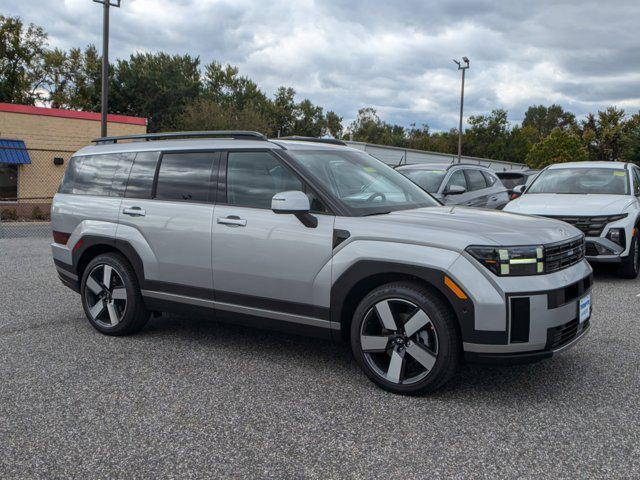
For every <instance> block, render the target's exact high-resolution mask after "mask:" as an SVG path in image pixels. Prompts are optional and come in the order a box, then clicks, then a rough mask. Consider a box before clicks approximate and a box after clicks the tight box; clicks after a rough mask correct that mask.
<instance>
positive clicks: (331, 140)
mask: <svg viewBox="0 0 640 480" xmlns="http://www.w3.org/2000/svg"><path fill="white" fill-rule="evenodd" d="M273 140H297V141H298V142H316V143H329V144H331V145H342V146H345V147H346V146H347V144H346V143H344V142H343V141H342V140H338V139H337V138H316V137H302V136H300V135H291V136H288V137H278V138H274V139H273Z"/></svg>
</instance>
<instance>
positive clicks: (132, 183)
mask: <svg viewBox="0 0 640 480" xmlns="http://www.w3.org/2000/svg"><path fill="white" fill-rule="evenodd" d="M158 157H160V152H138V153H137V154H136V158H135V160H134V162H133V166H132V167H131V173H130V174H129V182H128V183H127V190H126V192H125V194H124V196H125V197H126V198H142V199H148V198H151V194H152V192H153V179H154V178H155V176H156V168H157V166H158Z"/></svg>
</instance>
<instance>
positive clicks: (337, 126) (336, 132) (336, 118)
mask: <svg viewBox="0 0 640 480" xmlns="http://www.w3.org/2000/svg"><path fill="white" fill-rule="evenodd" d="M324 124H325V132H324V133H325V135H331V136H332V137H333V138H340V136H341V135H342V117H341V116H340V115H338V114H337V113H336V112H334V111H332V110H329V111H328V112H327V114H326V115H325V117H324Z"/></svg>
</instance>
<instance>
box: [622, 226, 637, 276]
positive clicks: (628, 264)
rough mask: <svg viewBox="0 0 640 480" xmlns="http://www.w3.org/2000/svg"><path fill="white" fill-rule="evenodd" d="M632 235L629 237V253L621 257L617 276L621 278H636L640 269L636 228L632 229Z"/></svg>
mask: <svg viewBox="0 0 640 480" xmlns="http://www.w3.org/2000/svg"><path fill="white" fill-rule="evenodd" d="M633 232H634V234H633V236H632V237H631V248H629V255H628V256H627V257H626V258H623V260H622V264H621V265H620V267H619V269H618V276H620V277H622V278H631V279H633V278H636V277H637V276H638V273H639V271H640V244H639V243H638V234H639V232H638V228H637V227H636V228H634V229H633Z"/></svg>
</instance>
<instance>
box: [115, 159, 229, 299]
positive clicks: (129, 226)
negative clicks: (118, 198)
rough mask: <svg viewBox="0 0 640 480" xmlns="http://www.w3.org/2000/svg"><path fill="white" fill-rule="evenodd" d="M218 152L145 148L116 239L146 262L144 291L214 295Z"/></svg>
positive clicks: (135, 168)
mask: <svg viewBox="0 0 640 480" xmlns="http://www.w3.org/2000/svg"><path fill="white" fill-rule="evenodd" d="M219 157H220V154H219V152H211V151H190V152H165V153H160V152H140V153H138V154H137V155H136V158H135V161H134V164H133V167H132V169H131V174H130V175H129V181H128V184H127V189H126V192H125V198H124V199H123V201H122V205H121V208H120V215H119V226H118V234H117V238H118V239H119V240H125V241H127V242H129V243H130V244H131V245H132V246H133V247H134V248H135V249H136V251H137V252H138V254H139V255H140V256H141V258H142V261H143V263H144V270H145V271H144V273H145V289H148V290H157V291H163V292H167V293H173V294H179V295H185V296H190V297H201V298H207V299H211V298H212V296H213V293H212V291H213V282H212V279H211V227H212V221H213V220H212V219H213V206H214V199H215V188H214V185H215V174H214V172H217V162H218V159H219Z"/></svg>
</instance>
